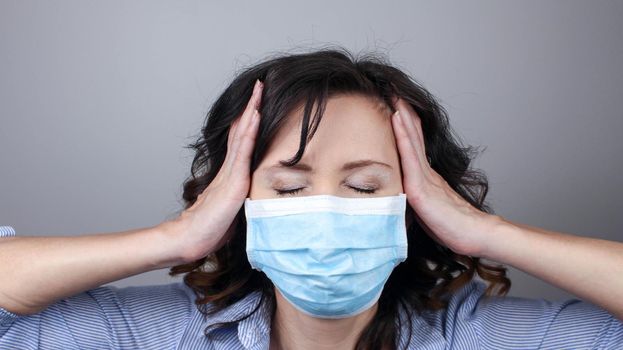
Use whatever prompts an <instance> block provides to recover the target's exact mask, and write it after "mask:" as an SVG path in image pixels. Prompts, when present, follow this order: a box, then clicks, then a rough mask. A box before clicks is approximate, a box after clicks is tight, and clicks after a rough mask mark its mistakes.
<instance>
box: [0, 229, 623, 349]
mask: <svg viewBox="0 0 623 350" xmlns="http://www.w3.org/2000/svg"><path fill="white" fill-rule="evenodd" d="M11 235H15V231H14V229H13V228H12V227H10V226H0V237H2V236H11ZM485 287H486V285H485V283H484V282H483V281H480V280H476V279H473V280H472V281H471V282H469V283H468V284H466V285H465V286H463V287H462V288H461V289H460V290H458V291H457V292H455V293H454V294H452V295H451V296H450V297H449V298H448V300H449V305H448V307H447V308H446V309H443V310H438V311H425V312H423V313H422V314H421V315H418V314H415V313H414V314H413V315H412V321H413V322H412V324H411V329H410V330H411V332H412V336H411V338H410V340H408V338H409V337H408V335H409V328H408V327H409V324H408V320H407V318H406V315H407V313H406V312H405V311H404V310H403V309H400V313H399V316H398V317H399V318H400V321H401V324H402V325H403V326H402V327H403V328H402V329H401V332H400V337H399V338H397V339H396V340H397V343H398V344H399V348H401V349H402V348H404V346H405V345H408V349H496V350H503V349H623V324H622V322H621V321H620V320H618V319H617V318H615V317H614V316H613V315H612V314H610V313H608V312H607V311H606V310H604V309H602V308H600V307H598V306H595V305H593V304H591V303H589V302H585V301H581V300H578V299H568V300H565V301H556V302H552V301H548V300H545V299H527V298H519V297H510V296H505V297H501V296H494V297H491V298H490V299H488V300H485V299H483V298H482V296H483V293H484V289H485ZM259 297H260V294H259V292H252V293H250V294H248V295H247V296H246V297H244V298H243V299H241V300H240V301H238V302H237V303H235V304H234V305H232V306H230V307H228V308H226V309H224V310H221V311H220V312H218V313H216V314H214V315H212V316H210V317H207V318H205V317H204V315H203V314H202V313H201V312H199V310H198V309H197V307H196V306H195V304H194V300H195V295H194V293H193V291H192V290H191V289H190V288H189V287H188V286H186V285H185V284H184V283H183V282H178V283H171V284H165V285H148V286H133V287H125V288H118V287H115V286H100V287H98V288H94V289H91V290H88V291H85V292H82V293H79V294H76V295H74V296H71V297H68V298H64V299H61V300H59V301H57V302H55V303H53V304H51V305H50V306H48V307H47V308H46V309H45V310H43V311H41V312H39V313H37V314H34V315H17V314H15V313H12V312H10V311H8V310H6V309H3V308H1V307H0V349H2V350H5V349H11V350H13V349H20V350H24V349H63V350H67V349H159V350H160V349H228V350H229V349H268V347H269V339H270V319H271V314H270V311H269V310H271V309H270V306H269V305H268V303H267V302H262V303H261V304H260V306H259V308H258V309H257V311H256V312H255V313H253V314H252V315H251V316H250V317H248V318H246V319H244V320H242V321H240V322H238V323H237V324H236V325H235V326H232V327H229V328H226V329H221V330H213V331H211V333H212V334H213V335H215V339H212V340H210V339H208V338H207V337H206V335H205V334H204V329H205V328H206V327H207V326H209V325H211V324H214V323H216V322H223V321H231V320H235V319H238V318H240V317H242V316H244V315H247V314H248V313H249V312H250V311H252V310H253V309H254V308H255V307H256V306H257V304H258V302H259V301H260V298H259ZM208 308H212V305H211V304H209V305H208Z"/></svg>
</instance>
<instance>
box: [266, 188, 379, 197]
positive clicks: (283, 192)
mask: <svg viewBox="0 0 623 350" xmlns="http://www.w3.org/2000/svg"><path fill="white" fill-rule="evenodd" d="M348 187H350V188H352V189H353V190H355V191H356V192H359V193H366V194H372V193H374V192H376V189H364V188H358V187H353V186H348ZM302 189H303V187H300V188H295V189H291V190H278V189H275V192H277V195H278V196H287V195H290V194H296V193H298V192H300V191H301V190H302Z"/></svg>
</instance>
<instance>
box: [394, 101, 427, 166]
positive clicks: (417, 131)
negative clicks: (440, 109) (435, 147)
mask: <svg viewBox="0 0 623 350" xmlns="http://www.w3.org/2000/svg"><path fill="white" fill-rule="evenodd" d="M397 107H398V110H399V111H400V115H401V121H402V122H403V125H405V128H406V130H407V135H408V136H409V140H411V141H412V142H413V143H414V144H413V146H414V148H415V151H416V154H417V157H418V159H419V161H420V162H421V163H422V164H423V165H426V164H428V160H427V157H426V149H425V145H424V135H423V134H422V126H421V121H420V117H419V116H418V115H417V112H415V110H413V108H412V107H411V106H410V105H409V104H408V103H407V102H406V101H404V100H403V99H401V98H400V99H398V103H397Z"/></svg>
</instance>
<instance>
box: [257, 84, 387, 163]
mask: <svg viewBox="0 0 623 350" xmlns="http://www.w3.org/2000/svg"><path fill="white" fill-rule="evenodd" d="M390 116H391V110H390V109H389V107H388V106H387V105H386V104H385V103H383V102H381V101H379V100H378V99H374V98H371V97H367V96H363V95H359V94H340V95H335V96H333V97H331V98H329V99H328V100H327V105H326V108H325V111H324V113H323V116H322V120H321V121H320V124H319V125H318V128H317V130H316V133H315V134H314V137H313V138H312V139H311V141H310V142H309V143H308V144H307V146H306V148H305V153H304V154H303V158H302V159H301V161H302V162H305V163H307V164H310V165H311V166H312V167H314V168H323V167H333V166H335V167H337V166H341V165H342V164H343V163H345V162H348V161H351V160H353V159H361V158H370V159H375V160H378V161H383V162H386V163H390V162H392V163H393V164H397V162H398V154H397V150H396V144H395V141H394V134H393V130H392V126H391V120H390ZM302 118H303V106H302V105H301V106H299V108H297V109H295V110H293V111H292V112H291V113H290V114H288V116H287V120H286V122H285V124H284V125H283V127H282V128H281V129H280V130H279V132H278V133H277V134H276V135H275V138H274V139H273V140H272V142H271V145H270V147H269V148H268V150H267V152H266V154H265V157H264V159H263V160H262V162H261V164H260V165H259V167H258V170H259V169H261V168H264V167H267V166H270V165H274V164H276V163H278V162H279V161H280V160H286V159H289V158H291V157H292V156H294V154H295V153H296V151H297V150H298V148H299V143H300V135H301V122H302ZM311 118H313V111H312V116H311Z"/></svg>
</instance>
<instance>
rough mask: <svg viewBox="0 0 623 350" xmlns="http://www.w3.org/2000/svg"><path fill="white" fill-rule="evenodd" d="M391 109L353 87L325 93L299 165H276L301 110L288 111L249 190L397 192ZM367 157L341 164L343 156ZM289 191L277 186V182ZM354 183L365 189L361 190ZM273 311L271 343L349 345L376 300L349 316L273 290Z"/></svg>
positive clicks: (272, 193)
mask: <svg viewBox="0 0 623 350" xmlns="http://www.w3.org/2000/svg"><path fill="white" fill-rule="evenodd" d="M390 116H391V111H390V110H389V109H388V108H387V107H386V106H384V105H381V104H379V103H378V102H374V101H371V99H370V98H368V97H363V96H360V95H340V96H336V97H332V98H330V99H329V100H328V102H327V107H326V110H325V113H324V115H323V118H322V121H321V122H320V124H319V125H318V129H317V131H316V133H315V134H314V137H313V138H312V139H311V141H310V142H309V143H308V145H307V147H306V149H305V153H304V154H303V157H302V159H301V161H300V162H299V163H298V164H299V165H303V164H304V165H306V166H308V167H309V168H310V169H300V168H298V169H297V168H288V167H285V166H280V165H279V160H286V159H289V158H290V157H292V155H293V154H295V153H296V151H297V149H298V146H299V139H300V131H301V120H302V110H301V109H298V110H296V111H294V112H293V113H291V114H290V115H289V116H288V119H287V123H286V125H285V126H284V127H283V128H282V129H281V130H280V132H279V133H278V134H277V135H276V136H275V139H274V141H273V143H272V144H271V146H270V148H269V149H268V151H267V153H266V156H265V158H264V159H263V160H262V162H261V163H260V164H259V166H258V168H257V169H256V170H255V171H254V173H253V176H252V181H251V190H250V194H249V198H251V199H266V198H281V197H293V196H310V195H318V194H331V195H335V196H340V197H379V196H393V195H397V194H398V193H402V191H403V188H402V175H401V169H400V159H399V156H398V150H397V148H396V141H395V138H394V134H393V131H392V124H391V119H390ZM360 160H369V161H374V162H379V163H383V164H384V165H380V164H377V163H363V164H360V166H358V167H356V168H352V169H348V170H343V169H342V167H343V166H344V165H345V164H347V163H350V162H357V161H360ZM293 189H294V190H296V189H300V190H298V192H295V193H280V192H279V191H283V190H293ZM357 189H359V190H365V191H369V192H371V193H361V192H358V191H357ZM275 293H276V294H275V295H276V301H277V311H276V314H275V317H274V322H273V326H272V335H271V342H272V344H271V349H317V350H318V349H352V348H353V347H354V345H355V342H356V341H357V337H358V334H359V333H360V332H361V330H362V329H363V328H364V327H365V325H366V324H367V323H368V322H369V321H370V319H371V318H372V316H373V315H374V313H375V312H376V309H377V304H375V305H374V306H373V307H372V308H370V309H368V310H366V311H364V312H363V313H361V314H358V315H356V316H353V317H350V318H344V319H337V320H327V319H320V318H315V317H311V316H308V315H305V314H303V313H301V312H300V311H298V310H296V309H295V308H294V307H293V306H292V305H291V304H289V303H288V302H287V301H286V300H285V299H284V298H283V296H282V295H281V293H279V291H278V290H275Z"/></svg>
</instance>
